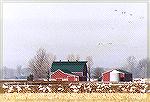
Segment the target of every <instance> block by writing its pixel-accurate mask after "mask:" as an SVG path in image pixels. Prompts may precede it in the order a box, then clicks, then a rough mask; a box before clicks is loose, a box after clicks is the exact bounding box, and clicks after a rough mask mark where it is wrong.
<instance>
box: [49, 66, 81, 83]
mask: <svg viewBox="0 0 150 102" xmlns="http://www.w3.org/2000/svg"><path fill="white" fill-rule="evenodd" d="M51 79H53V80H57V81H79V76H77V75H74V74H73V73H71V72H70V71H68V70H60V69H58V70H57V71H55V72H54V73H53V74H52V75H51Z"/></svg>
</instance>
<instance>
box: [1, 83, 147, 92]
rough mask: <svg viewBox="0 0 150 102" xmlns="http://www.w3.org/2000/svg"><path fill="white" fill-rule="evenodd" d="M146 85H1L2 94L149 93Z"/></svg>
mask: <svg viewBox="0 0 150 102" xmlns="http://www.w3.org/2000/svg"><path fill="white" fill-rule="evenodd" d="M148 87H149V86H148V84H146V83H127V84H122V83H120V84H119V83H117V84H114V83H107V84H106V83H99V82H97V83H93V82H91V83H76V84H75V83H70V84H68V85H63V84H59V85H52V84H49V85H8V84H6V83H5V84H3V85H2V88H3V91H4V93H15V92H16V93H54V92H55V93H68V92H69V93H116V92H120V93H150V90H148Z"/></svg>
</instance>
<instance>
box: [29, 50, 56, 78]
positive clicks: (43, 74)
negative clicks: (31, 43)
mask: <svg viewBox="0 0 150 102" xmlns="http://www.w3.org/2000/svg"><path fill="white" fill-rule="evenodd" d="M55 59H56V56H54V55H52V54H48V53H47V52H46V50H45V49H42V48H40V49H39V50H38V51H37V53H36V55H35V56H34V58H33V59H31V60H30V61H29V68H30V69H31V72H32V74H33V76H34V78H35V79H39V78H47V77H48V75H49V73H50V70H49V69H50V68H51V65H52V63H53V61H54V60H55Z"/></svg>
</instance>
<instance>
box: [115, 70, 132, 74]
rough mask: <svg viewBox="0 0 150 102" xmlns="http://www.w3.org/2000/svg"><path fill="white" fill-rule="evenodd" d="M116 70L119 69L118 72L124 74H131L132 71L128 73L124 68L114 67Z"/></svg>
mask: <svg viewBox="0 0 150 102" xmlns="http://www.w3.org/2000/svg"><path fill="white" fill-rule="evenodd" d="M116 70H117V71H119V72H122V73H125V74H132V73H130V72H127V71H125V70H122V69H116Z"/></svg>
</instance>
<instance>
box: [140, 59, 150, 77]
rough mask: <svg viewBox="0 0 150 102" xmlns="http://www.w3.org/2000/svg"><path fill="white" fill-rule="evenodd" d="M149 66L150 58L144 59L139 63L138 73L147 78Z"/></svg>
mask: <svg viewBox="0 0 150 102" xmlns="http://www.w3.org/2000/svg"><path fill="white" fill-rule="evenodd" d="M148 67H149V61H148V59H142V60H140V61H139V63H138V66H137V68H138V74H139V77H142V78H147V77H148Z"/></svg>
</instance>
